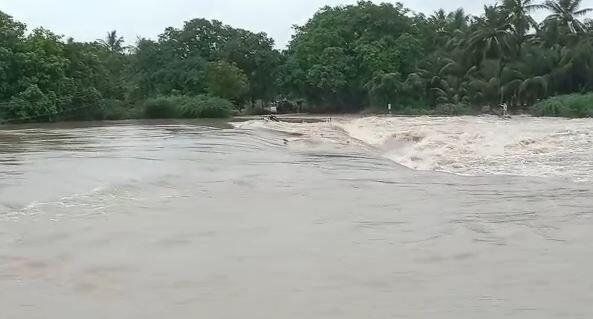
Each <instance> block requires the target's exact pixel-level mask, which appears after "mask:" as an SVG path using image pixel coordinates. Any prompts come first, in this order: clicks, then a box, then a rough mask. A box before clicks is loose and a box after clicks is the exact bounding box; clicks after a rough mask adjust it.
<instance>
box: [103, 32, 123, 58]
mask: <svg viewBox="0 0 593 319" xmlns="http://www.w3.org/2000/svg"><path fill="white" fill-rule="evenodd" d="M97 42H99V43H100V44H101V45H102V46H104V47H105V48H107V50H109V51H111V52H113V53H122V52H123V51H124V49H126V47H124V46H123V44H124V38H123V37H119V36H118V35H117V31H115V30H113V31H111V32H108V33H107V36H106V37H105V39H99V40H97Z"/></svg>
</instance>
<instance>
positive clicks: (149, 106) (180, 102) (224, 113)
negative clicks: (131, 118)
mask: <svg viewBox="0 0 593 319" xmlns="http://www.w3.org/2000/svg"><path fill="white" fill-rule="evenodd" d="M232 112H233V104H232V103H231V102H230V101H228V100H225V99H222V98H218V97H212V96H207V95H198V96H161V97H156V98H151V99H148V100H146V101H145V103H144V115H145V116H146V117H147V118H153V119H157V118H160V119H167V118H169V119H170V118H227V117H230V116H231V115H232Z"/></svg>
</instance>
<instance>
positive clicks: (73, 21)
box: [0, 0, 593, 47]
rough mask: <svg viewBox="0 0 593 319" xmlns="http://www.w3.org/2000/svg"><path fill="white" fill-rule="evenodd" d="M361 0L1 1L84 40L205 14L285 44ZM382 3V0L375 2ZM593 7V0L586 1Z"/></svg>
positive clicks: (422, 7)
mask: <svg viewBox="0 0 593 319" xmlns="http://www.w3.org/2000/svg"><path fill="white" fill-rule="evenodd" d="M355 2H356V0H351V1H349V0H0V10H1V11H4V12H5V13H8V14H10V15H12V16H14V17H15V18H16V19H18V20H19V21H22V22H25V23H26V24H27V25H28V26H29V28H32V27H38V26H43V27H46V28H48V29H50V30H52V31H54V32H56V33H59V34H62V35H66V36H72V37H74V38H75V39H77V40H81V41H92V40H95V39H97V38H102V37H104V36H105V34H106V33H107V31H109V30H117V31H118V32H119V33H120V34H121V35H123V36H124V37H125V39H126V40H128V41H131V42H134V41H135V39H136V37H137V36H144V37H150V38H154V37H156V36H157V35H158V34H160V33H161V32H162V31H163V30H164V28H165V27H168V26H176V27H179V26H181V25H182V24H183V21H186V20H189V19H192V18H199V17H204V18H207V19H218V20H221V21H223V22H224V23H226V24H230V25H232V26H234V27H241V28H244V29H247V30H251V31H256V32H260V31H263V32H266V33H267V34H268V35H269V36H271V37H272V38H274V39H275V40H276V43H277V46H278V47H284V46H285V45H286V43H288V41H290V37H291V35H292V28H291V26H292V25H294V24H303V23H305V22H306V21H307V20H308V19H309V18H310V17H311V16H312V15H313V13H315V11H316V10H317V9H319V8H320V7H323V6H325V5H332V6H333V5H338V4H351V3H355ZM374 2H381V1H374ZM401 2H403V3H404V4H405V5H406V6H408V7H409V8H411V9H412V10H414V11H420V12H425V13H431V12H433V11H434V10H436V9H438V8H440V7H443V8H444V9H447V10H452V9H455V8H459V7H463V8H464V9H465V10H466V11H467V12H468V13H473V14H479V13H480V12H481V10H482V7H483V5H484V4H485V3H493V2H494V1H493V0H448V1H442V0H403V1H401ZM584 4H585V5H586V6H588V7H593V0H584Z"/></svg>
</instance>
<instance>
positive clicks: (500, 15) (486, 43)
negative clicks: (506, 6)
mask: <svg viewBox="0 0 593 319" xmlns="http://www.w3.org/2000/svg"><path fill="white" fill-rule="evenodd" d="M511 30H512V26H511V21H510V16H509V15H507V14H506V12H504V10H502V8H501V7H499V6H484V16H483V17H481V18H479V19H478V28H477V30H476V31H474V33H473V34H472V36H471V38H470V40H469V48H470V50H471V51H472V52H473V53H474V54H475V56H476V58H477V61H478V63H477V66H480V65H481V64H482V62H483V61H484V60H486V59H488V58H490V59H497V60H498V67H497V71H496V76H495V78H493V79H492V81H495V82H496V83H497V85H498V87H499V92H500V96H501V100H502V99H503V92H502V88H501V87H500V83H501V80H500V78H501V76H502V70H503V69H504V66H505V59H506V56H507V53H508V52H509V51H511V43H510V41H509V40H510V35H511ZM501 103H502V101H501Z"/></svg>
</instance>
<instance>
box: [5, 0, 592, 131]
mask: <svg viewBox="0 0 593 319" xmlns="http://www.w3.org/2000/svg"><path fill="white" fill-rule="evenodd" d="M536 10H542V11H543V12H547V13H548V16H547V18H545V19H544V20H543V21H541V22H537V21H535V20H534V19H533V17H532V16H531V14H533V13H534V12H535V11H536ZM589 11H591V10H590V9H586V8H582V0H547V1H545V2H543V3H538V2H536V0H504V1H502V2H501V3H500V4H498V5H489V6H485V7H484V12H483V14H482V15H479V16H469V15H467V14H465V13H464V11H463V10H462V9H459V10H456V11H454V12H445V11H443V10H439V11H436V12H435V13H434V14H432V15H429V16H427V15H424V14H419V13H414V12H411V11H410V10H408V9H406V8H405V7H404V6H403V5H402V4H399V3H398V4H388V3H383V4H373V3H371V2H368V1H360V2H358V3H357V4H356V5H348V6H338V7H324V8H322V9H320V10H319V11H318V12H317V13H316V14H315V15H314V16H313V17H312V18H311V19H310V20H309V21H308V22H307V23H306V24H305V25H303V26H297V27H296V30H295V31H296V33H295V35H294V37H293V39H292V41H291V43H290V44H289V46H288V48H287V49H286V50H284V51H282V52H281V51H279V50H277V49H275V48H274V41H273V40H272V39H271V38H269V37H268V36H267V35H266V34H264V33H253V32H250V31H246V30H242V29H237V28H233V27H230V26H228V25H224V24H223V23H221V22H219V21H208V20H204V19H194V20H191V21H187V22H186V23H185V24H184V25H183V26H182V27H181V28H173V27H170V28H167V29H165V30H164V32H163V33H162V34H161V35H160V36H159V37H158V39H154V40H151V39H139V40H138V41H137V42H136V43H135V45H134V46H126V43H125V42H124V39H123V38H121V37H119V36H118V35H117V32H115V31H113V32H109V33H108V34H107V35H106V37H105V38H104V39H101V40H97V41H95V42H87V43H83V42H76V41H74V40H73V39H71V38H63V37H62V36H58V35H56V34H54V33H52V32H50V31H48V30H45V29H41V28H39V29H35V30H30V31H27V29H26V26H25V25H24V24H22V23H20V22H18V21H15V20H14V19H13V18H12V17H10V16H8V15H6V14H4V13H2V12H0V121H2V122H6V121H9V122H25V121H55V120H105V119H122V118H132V117H151V118H154V117H192V118H193V117H214V116H216V117H217V116H229V115H230V114H231V113H232V112H237V111H240V110H243V109H244V108H246V109H247V110H246V112H254V110H261V108H262V106H265V105H269V104H270V103H272V102H274V101H284V102H282V103H290V102H287V101H290V100H292V101H295V103H294V104H293V105H296V101H299V103H298V105H299V109H300V108H301V105H302V107H303V109H305V110H308V111H313V112H324V111H333V112H348V111H350V112H351V111H360V110H363V109H365V108H371V109H372V108H374V109H376V110H382V111H384V110H385V108H386V105H387V104H392V106H393V109H394V110H393V111H394V112H397V113H413V114H435V113H451V114H460V113H466V112H469V111H471V108H472V107H473V108H474V109H482V107H483V106H488V105H490V106H496V105H498V104H501V103H507V104H508V105H509V107H510V108H511V110H530V111H531V112H532V113H534V114H535V115H555V116H558V115H560V116H591V112H590V107H589V104H588V101H590V100H591V98H590V95H582V94H585V93H587V92H590V91H593V23H591V22H590V21H589V20H586V19H585V17H586V15H587V14H588V13H589ZM556 95H567V96H563V97H559V98H551V99H549V100H546V101H544V102H541V101H542V100H544V99H547V98H550V97H554V96H556ZM303 101H304V104H301V103H302V102H303ZM233 109H235V110H233Z"/></svg>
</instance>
